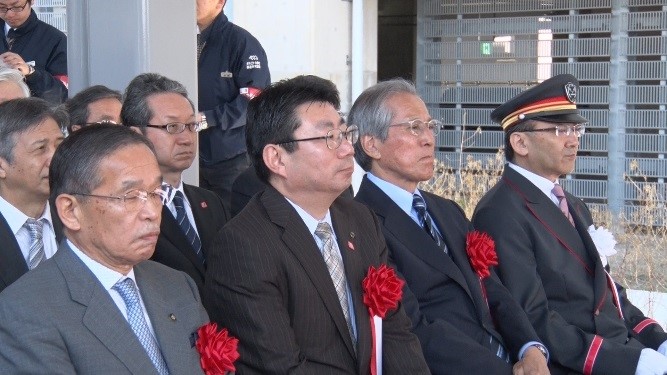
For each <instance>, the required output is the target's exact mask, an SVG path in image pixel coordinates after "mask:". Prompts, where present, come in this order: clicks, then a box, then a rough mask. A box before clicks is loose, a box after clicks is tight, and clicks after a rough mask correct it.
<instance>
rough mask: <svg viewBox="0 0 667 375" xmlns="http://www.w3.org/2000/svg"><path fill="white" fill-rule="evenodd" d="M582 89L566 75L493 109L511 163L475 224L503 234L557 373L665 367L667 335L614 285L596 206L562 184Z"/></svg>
mask: <svg viewBox="0 0 667 375" xmlns="http://www.w3.org/2000/svg"><path fill="white" fill-rule="evenodd" d="M578 87H579V82H578V81H577V79H576V78H574V77H573V76H572V75H569V74H563V75H558V76H555V77H553V78H551V79H548V80H546V81H544V82H542V83H541V84H539V85H537V86H535V87H532V88H530V89H529V90H526V91H524V92H522V93H521V94H519V95H517V96H516V97H514V98H512V99H511V100H509V101H508V102H507V103H505V104H503V105H501V106H500V107H498V108H496V109H495V110H494V111H493V112H492V113H491V119H492V120H493V121H495V122H497V123H500V124H501V125H502V127H503V130H504V131H505V155H506V157H507V161H508V163H507V165H506V166H505V171H504V172H503V176H502V179H501V180H500V181H499V182H498V183H497V184H496V186H494V187H493V188H492V189H491V190H490V191H489V192H488V193H487V194H486V195H485V196H484V197H483V198H482V200H481V201H480V202H479V204H478V205H477V207H476V211H475V214H474V216H473V223H474V225H475V227H477V228H479V229H481V230H484V231H486V232H488V233H489V234H490V235H491V236H492V237H493V238H494V240H495V241H496V247H497V251H498V258H499V266H498V269H499V276H500V278H501V279H502V281H503V283H504V284H505V285H506V286H507V288H508V289H509V291H510V292H511V293H512V294H513V295H514V297H515V298H516V300H517V301H518V302H519V303H520V304H521V305H522V306H523V308H524V310H525V311H526V312H527V314H528V317H529V319H530V320H531V322H532V323H533V326H534V327H535V329H536V330H537V332H538V334H539V335H540V337H542V339H544V340H545V342H546V344H547V345H548V346H549V350H550V351H551V362H550V369H551V372H552V373H554V374H569V373H573V372H579V373H584V374H638V375H641V374H663V373H667V357H665V356H664V355H663V354H664V353H665V352H666V349H667V343H665V340H667V334H665V332H664V331H663V330H662V328H661V327H660V325H659V324H657V323H656V322H655V321H653V320H652V319H648V318H646V317H645V316H644V315H643V314H642V313H641V311H639V309H637V308H636V307H635V306H633V305H632V304H631V303H630V301H628V300H627V298H626V297H625V293H624V290H623V288H622V287H620V286H619V285H617V284H615V283H614V282H613V280H612V279H611V276H610V275H609V274H608V273H607V272H606V270H605V268H604V267H603V265H602V263H601V260H600V256H599V254H598V251H597V250H598V249H597V248H596V244H595V242H594V240H593V238H591V235H590V234H589V232H588V228H589V227H590V226H591V225H592V224H593V219H592V217H591V213H590V211H589V210H588V208H587V207H586V205H585V204H584V202H583V201H581V200H580V199H578V198H576V197H574V196H573V195H571V194H568V193H565V194H563V189H562V187H560V185H559V184H558V179H559V177H560V176H562V175H564V174H567V173H570V172H572V170H573V169H574V162H575V160H576V155H577V150H578V148H579V139H580V137H581V136H582V135H583V134H584V131H585V123H586V122H587V120H586V119H585V118H583V117H582V116H581V115H580V114H579V110H578V109H577V105H576V99H577V90H578ZM654 349H658V351H656V350H654ZM661 353H662V354H661Z"/></svg>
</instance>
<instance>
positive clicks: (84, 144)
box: [49, 124, 155, 199]
mask: <svg viewBox="0 0 667 375" xmlns="http://www.w3.org/2000/svg"><path fill="white" fill-rule="evenodd" d="M136 144H143V145H145V146H146V147H148V148H149V149H150V150H151V152H152V153H153V154H155V149H154V148H153V145H152V143H151V142H150V141H149V140H148V139H147V138H146V137H144V136H143V135H141V134H139V133H137V132H135V131H133V130H132V129H130V128H126V127H124V126H118V125H112V124H100V125H96V126H86V127H84V128H81V130H77V131H75V132H74V133H72V135H70V136H69V137H67V138H65V140H64V141H63V143H61V144H60V146H58V148H57V149H56V152H55V153H54V154H53V158H52V159H51V166H50V167H49V187H50V189H51V198H52V199H55V198H56V197H57V196H58V195H60V194H68V193H72V192H76V193H82V194H88V193H90V192H91V191H93V190H94V189H95V188H96V187H98V186H99V185H100V184H101V183H102V181H101V178H100V176H99V173H98V172H99V171H98V168H99V165H100V163H101V162H102V160H103V159H104V158H106V157H108V156H109V155H110V154H112V153H113V152H115V151H117V150H119V149H121V148H123V147H127V146H131V145H136Z"/></svg>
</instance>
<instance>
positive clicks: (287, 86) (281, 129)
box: [246, 75, 340, 183]
mask: <svg viewBox="0 0 667 375" xmlns="http://www.w3.org/2000/svg"><path fill="white" fill-rule="evenodd" d="M313 102H320V103H330V104H331V105H333V106H334V108H336V109H339V108H340V96H339V93H338V89H337V88H336V85H334V83H333V82H331V81H329V80H327V79H324V78H320V77H317V76H314V75H301V76H297V77H294V78H291V79H285V80H282V81H279V82H276V83H273V84H272V85H270V86H269V87H267V88H266V89H264V91H262V92H261V94H259V96H257V97H256V98H254V99H252V100H251V101H250V103H249V104H248V112H247V122H246V146H247V148H248V153H249V154H250V158H251V160H252V163H253V165H254V167H255V170H256V171H257V176H258V177H259V178H260V180H262V181H263V182H265V183H268V182H269V175H270V173H269V169H268V168H267V167H266V165H265V164H264V158H263V156H262V153H263V150H264V147H265V146H266V145H267V144H271V143H276V142H281V141H283V140H286V139H290V138H292V136H293V135H294V132H295V131H296V129H297V128H298V127H299V126H301V119H299V118H298V117H297V114H296V108H297V107H298V106H300V105H302V104H305V103H313ZM282 146H283V147H284V148H285V150H287V152H294V150H296V147H298V146H297V145H296V144H295V143H285V144H283V145H282Z"/></svg>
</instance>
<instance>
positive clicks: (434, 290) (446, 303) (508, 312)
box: [348, 79, 549, 374]
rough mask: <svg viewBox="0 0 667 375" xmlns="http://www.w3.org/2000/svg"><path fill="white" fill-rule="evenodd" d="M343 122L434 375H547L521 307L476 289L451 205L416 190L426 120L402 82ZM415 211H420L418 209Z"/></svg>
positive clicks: (357, 106)
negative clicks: (350, 129) (353, 137)
mask: <svg viewBox="0 0 667 375" xmlns="http://www.w3.org/2000/svg"><path fill="white" fill-rule="evenodd" d="M348 120H349V122H350V123H351V124H355V125H357V126H359V132H360V139H359V142H358V143H357V144H355V158H356V159H357V162H358V163H359V165H360V166H361V167H362V168H364V170H366V171H368V173H367V174H366V176H365V177H364V179H363V181H362V182H361V186H360V188H359V192H358V193H357V196H356V198H355V199H356V200H358V201H359V202H362V203H365V204H366V205H368V206H369V207H370V208H371V209H372V210H373V211H374V212H375V213H376V214H377V216H378V217H379V219H380V223H381V225H382V232H383V233H384V236H385V238H386V240H387V245H388V246H389V258H390V260H391V261H392V263H393V264H394V265H395V266H396V269H397V270H398V271H399V273H400V274H401V276H403V277H404V278H405V280H406V282H407V283H406V285H405V286H404V295H405V308H406V311H407V312H408V314H409V315H410V317H411V319H412V322H413V332H415V333H416V334H417V337H419V339H420V341H421V344H422V349H423V350H424V356H425V358H426V362H427V363H428V365H429V367H430V369H431V372H432V373H433V374H511V373H512V363H516V364H515V366H514V368H515V371H516V373H524V374H548V373H549V371H548V369H547V365H546V363H547V361H546V356H545V355H546V353H547V352H546V350H545V348H544V346H543V345H542V344H540V343H539V339H538V337H537V334H536V333H535V331H534V330H533V328H532V326H531V325H530V322H529V321H528V318H527V317H526V315H525V314H524V313H523V311H522V310H521V307H520V306H519V305H518V304H517V303H516V302H515V301H514V300H513V299H512V297H511V295H510V294H509V292H508V291H507V289H505V288H504V287H503V286H502V285H501V284H500V283H499V282H498V281H497V279H496V278H495V275H494V276H493V277H487V278H485V279H484V288H485V290H486V296H487V297H488V304H487V301H485V295H484V294H483V290H482V287H481V285H480V280H479V278H478V276H477V274H476V273H475V271H474V270H473V268H472V267H471V265H470V261H469V260H468V256H467V254H466V235H467V234H468V233H469V232H471V231H472V230H473V228H472V225H471V224H470V221H468V219H467V218H466V217H465V215H464V214H463V210H462V209H461V208H460V207H459V206H458V205H457V204H456V203H454V202H453V201H451V200H448V199H444V198H442V197H438V196H436V195H433V194H429V193H427V192H424V191H421V190H418V189H417V184H418V183H420V182H422V181H426V180H429V179H431V178H432V177H433V162H434V155H433V154H434V147H435V135H436V134H437V133H438V131H439V129H440V126H441V124H440V122H438V121H437V120H433V119H432V118H431V116H430V115H429V113H428V110H427V109H426V105H425V104H424V102H423V101H422V100H421V99H420V98H419V96H417V93H416V91H415V87H414V86H413V85H412V84H411V83H410V82H407V81H405V80H402V79H396V80H391V81H386V82H381V83H378V84H377V85H375V86H373V87H371V88H369V89H367V90H366V91H364V92H363V93H362V94H361V95H360V96H359V98H357V100H356V101H355V103H354V105H353V106H352V109H351V110H350V113H349V117H348ZM420 208H421V210H420Z"/></svg>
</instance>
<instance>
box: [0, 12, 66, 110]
mask: <svg viewBox="0 0 667 375" xmlns="http://www.w3.org/2000/svg"><path fill="white" fill-rule="evenodd" d="M0 27H1V30H4V29H5V21H3V20H0ZM16 33H17V36H16V37H15V40H14V43H13V44H12V48H11V49H10V48H9V45H8V43H7V39H6V38H1V39H2V43H0V54H2V53H5V52H7V51H11V52H14V53H16V54H18V55H19V56H21V57H22V58H23V60H24V61H25V62H26V63H27V62H30V61H34V62H35V72H34V73H33V74H31V75H29V76H27V77H26V83H27V84H28V87H29V88H30V92H31V94H32V96H36V97H39V98H43V99H46V100H48V101H50V102H52V103H62V102H63V101H65V100H66V99H67V87H66V86H65V85H64V84H63V82H62V81H61V79H62V80H64V81H65V82H67V37H66V36H65V34H63V33H62V31H60V30H58V29H56V28H55V27H53V26H51V25H49V24H48V23H46V22H44V21H41V20H39V19H38V18H37V14H36V13H35V11H34V10H31V12H30V17H28V19H27V20H26V21H25V23H24V24H23V25H21V26H20V27H19V28H17V29H16ZM56 77H60V78H61V79H59V78H56Z"/></svg>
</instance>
